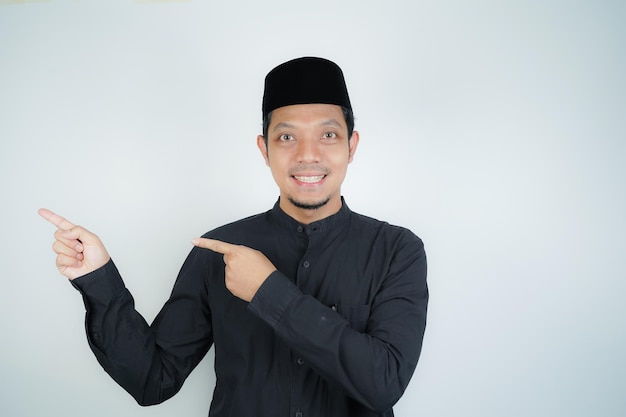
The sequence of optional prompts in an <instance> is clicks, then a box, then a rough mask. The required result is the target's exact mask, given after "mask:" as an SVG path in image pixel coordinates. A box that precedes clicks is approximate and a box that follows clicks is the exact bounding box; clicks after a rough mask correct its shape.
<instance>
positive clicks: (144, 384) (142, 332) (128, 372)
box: [39, 209, 212, 405]
mask: <svg viewBox="0 0 626 417" xmlns="http://www.w3.org/2000/svg"><path fill="white" fill-rule="evenodd" d="M39 214H40V215H41V216H42V217H44V218H46V219H47V220H49V221H50V222H51V223H53V224H54V225H55V226H57V228H58V230H57V231H56V232H55V243H54V244H53V250H54V251H55V252H56V253H57V260H56V264H57V268H58V269H59V271H60V272H61V273H62V274H63V275H65V276H66V277H67V278H69V279H70V281H71V283H72V285H73V286H74V287H75V288H76V289H78V290H79V291H80V292H81V294H82V295H83V300H84V303H85V309H86V319H85V321H86V323H85V324H86V330H87V339H88V342H89V346H90V347H91V350H92V351H93V352H94V354H95V356H96V358H97V359H98V362H99V363H100V364H101V365H102V367H103V368H104V369H105V371H106V372H107V373H108V374H109V375H111V377H112V378H113V379H114V380H115V381H116V382H117V383H118V384H119V385H120V386H122V387H123V388H124V389H125V390H126V391H128V392H129V393H130V394H131V395H132V396H133V397H134V398H135V400H136V401H137V402H138V403H139V404H141V405H150V404H157V403H160V402H163V401H165V400H167V399H168V398H170V397H171V396H173V395H174V394H175V393H176V392H178V391H179V390H180V388H181V386H182V384H183V382H184V380H185V379H186V377H187V376H188V375H189V373H190V372H191V371H192V370H193V368H194V367H195V366H196V365H197V364H198V363H199V362H200V360H201V359H202V358H203V357H204V355H205V354H206V352H207V351H208V349H209V348H210V346H211V344H212V333H211V325H210V323H211V320H210V312H209V311H208V308H207V306H208V303H207V300H206V299H205V298H206V295H207V290H206V288H203V287H204V286H205V285H206V284H205V280H203V279H202V277H203V276H206V263H205V261H204V259H205V258H204V257H203V256H202V254H201V253H199V252H200V251H199V250H194V251H192V252H191V254H190V255H189V256H188V258H187V260H186V261H185V264H184V265H183V267H182V269H181V272H180V275H179V277H178V279H177V281H176V284H175V286H174V289H173V291H172V294H171V296H170V299H169V300H168V301H167V303H166V304H165V306H164V307H163V309H162V310H161V312H160V313H159V315H158V316H157V318H156V319H155V321H154V323H153V324H152V325H151V326H150V325H148V324H147V323H146V321H145V320H144V318H143V317H142V316H141V315H140V314H139V313H138V312H137V311H136V310H135V306H134V300H133V297H132V295H131V294H130V292H129V291H128V289H127V288H126V287H125V285H124V282H123V280H122V278H121V276H120V274H119V272H118V270H117V268H116V266H115V264H114V263H113V261H112V260H111V258H110V257H109V255H108V253H107V251H106V249H105V248H104V245H103V244H102V242H101V241H100V239H99V238H98V237H97V236H96V235H95V234H93V233H91V232H89V231H87V230H86V229H84V228H82V227H80V226H75V225H74V224H72V223H71V222H69V221H67V220H66V219H64V218H62V217H61V216H58V215H56V214H54V213H52V212H51V211H49V210H46V209H41V210H40V211H39Z"/></svg>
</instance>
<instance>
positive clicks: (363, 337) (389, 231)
mask: <svg viewBox="0 0 626 417" xmlns="http://www.w3.org/2000/svg"><path fill="white" fill-rule="evenodd" d="M204 237H209V238H213V239H220V240H223V241H226V242H230V243H235V244H241V245H246V246H248V247H251V248H254V249H257V250H259V251H261V252H262V253H263V254H265V256H267V257H268V259H269V260H270V261H271V262H272V263H273V264H274V266H276V268H277V271H276V272H274V273H272V274H271V275H270V276H269V277H268V279H267V280H266V281H265V282H264V283H263V285H262V286H261V287H260V288H259V290H258V292H257V293H256V295H255V296H254V298H253V299H252V301H251V302H250V303H247V302H245V301H243V300H241V299H239V298H237V297H235V296H233V295H232V294H231V293H230V292H229V291H228V290H227V289H226V287H225V284H224V262H223V256H222V255H221V254H219V253H214V252H211V251H209V250H206V249H200V248H194V249H193V250H192V251H191V253H190V254H189V256H188V257H187V259H186V261H185V263H184V264H183V266H182V268H181V271H180V273H179V276H178V278H177V280H176V283H175V285H174V288H173V290H172V294H171V296H170V299H169V300H168V301H167V302H166V304H165V305H164V306H163V308H162V310H161V311H160V313H159V314H158V315H157V317H156V318H155V320H154V322H153V323H152V325H150V326H149V325H148V324H147V323H146V322H145V320H144V319H143V318H142V316H141V315H139V313H137V312H136V311H135V310H134V304H133V298H132V296H131V294H130V293H129V292H128V290H127V289H126V288H125V287H124V283H123V281H122V279H121V277H120V275H119V273H118V271H117V269H116V267H115V265H114V264H113V262H112V261H109V263H107V264H106V265H105V266H103V267H102V268H100V269H98V270H96V271H94V272H92V273H90V274H88V275H85V276H84V277H80V278H77V279H75V280H74V281H72V283H73V284H74V286H75V287H76V288H77V289H79V290H80V291H81V293H82V294H83V298H84V301H85V306H86V309H87V315H86V326H87V335H88V340H89V344H90V346H91V349H92V350H93V352H94V354H95V355H96V357H97V359H98V361H99V362H100V364H101V365H102V366H103V368H104V369H105V370H106V371H107V372H108V373H109V374H110V375H111V376H112V377H113V378H114V379H115V380H116V381H117V382H118V383H119V384H120V385H121V386H122V387H124V389H126V390H127V391H128V392H129V393H130V394H131V395H132V396H133V397H134V398H135V399H136V400H137V402H138V403H140V404H142V405H148V404H155V403H160V402H162V401H165V400H166V399H168V398H170V397H171V396H173V395H174V394H175V393H176V392H178V390H179V389H180V388H181V386H182V384H183V382H184V380H185V378H186V377H187V376H188V375H189V373H190V372H191V371H192V370H193V368H194V367H195V366H196V365H197V364H198V362H200V360H201V359H202V358H203V357H204V355H205V354H206V352H207V351H208V350H209V348H210V347H211V346H212V345H215V374H216V386H215V391H214V394H213V400H212V402H211V409H210V412H209V416H218V417H225V416H237V417H241V416H246V417H248V416H256V417H262V416H267V417H281V416H285V417H287V416H291V417H318V416H319V417H321V416H324V417H329V416H338V417H339V416H340V417H347V416H359V417H360V416H392V415H393V412H392V410H391V407H392V406H393V404H395V403H396V401H397V400H398V399H399V398H400V396H401V395H402V393H403V392H404V390H405V388H406V386H407V384H408V383H409V379H410V378H411V375H412V374H413V371H414V370H415V367H416V365H417V361H418V358H419V355H420V350H421V346H422V338H423V335H424V329H425V326H426V307H427V303H428V289H427V285H426V256H425V253H424V247H423V244H422V241H421V240H420V239H419V238H418V237H417V236H415V235H414V234H413V233H411V232H410V231H409V230H407V229H404V228H400V227H397V226H391V225H389V224H387V223H384V222H381V221H378V220H375V219H372V218H369V217H365V216H362V215H359V214H356V213H354V212H352V211H350V210H349V208H348V207H347V205H346V204H345V202H344V203H343V206H342V208H341V210H340V211H339V212H338V213H337V214H335V215H332V216H330V217H328V218H325V219H323V220H320V221H318V222H315V223H311V224H309V225H302V224H299V223H298V222H297V221H295V220H294V219H292V218H291V217H289V216H288V215H287V214H285V213H284V212H283V211H282V210H281V209H280V207H279V205H278V203H276V205H275V206H274V208H273V209H272V210H270V211H268V212H266V213H263V214H259V215H256V216H252V217H249V218H246V219H243V220H240V221H238V222H235V223H232V224H229V225H226V226H222V227H220V228H218V229H215V230H213V231H211V232H209V233H207V234H205V235H204Z"/></svg>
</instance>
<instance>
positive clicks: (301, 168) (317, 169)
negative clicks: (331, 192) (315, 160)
mask: <svg viewBox="0 0 626 417" xmlns="http://www.w3.org/2000/svg"><path fill="white" fill-rule="evenodd" d="M302 173H307V174H313V173H315V174H320V175H328V174H330V169H329V168H328V167H325V166H323V165H319V164H298V165H296V166H294V167H291V168H290V169H289V171H288V174H289V175H291V176H294V175H298V174H302Z"/></svg>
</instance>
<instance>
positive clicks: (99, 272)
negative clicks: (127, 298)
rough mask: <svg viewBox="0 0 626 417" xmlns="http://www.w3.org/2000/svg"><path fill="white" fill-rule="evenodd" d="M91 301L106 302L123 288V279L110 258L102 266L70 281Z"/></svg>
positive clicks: (117, 294)
mask: <svg viewBox="0 0 626 417" xmlns="http://www.w3.org/2000/svg"><path fill="white" fill-rule="evenodd" d="M70 283H71V284H72V286H73V287H74V288H76V289H77V290H78V291H80V293H81V294H82V295H83V296H84V297H85V298H86V299H88V300H89V301H90V302H91V303H97V304H108V303H109V301H110V300H112V299H113V298H115V297H117V296H119V295H120V293H122V292H123V291H124V290H125V288H126V287H125V285H124V281H122V277H121V276H120V273H119V271H118V270H117V267H116V266H115V264H114V263H113V260H112V259H109V261H108V262H107V263H106V264H104V265H103V266H102V267H100V268H98V269H96V270H95V271H92V272H90V273H88V274H85V275H83V276H81V277H78V278H75V279H73V280H71V281H70Z"/></svg>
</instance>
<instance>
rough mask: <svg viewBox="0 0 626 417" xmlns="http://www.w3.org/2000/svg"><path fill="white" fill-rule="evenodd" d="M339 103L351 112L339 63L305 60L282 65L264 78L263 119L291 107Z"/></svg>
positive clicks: (301, 59) (319, 59) (299, 59)
mask: <svg viewBox="0 0 626 417" xmlns="http://www.w3.org/2000/svg"><path fill="white" fill-rule="evenodd" d="M313 103H322V104H336V105H339V106H342V107H346V108H348V109H350V110H352V106H351V105H350V98H349V97H348V89H347V88H346V81H345V79H344V78H343V72H342V71H341V68H339V66H338V65H337V64H335V63H334V62H332V61H329V60H327V59H323V58H313V57H304V58H297V59H294V60H292V61H288V62H285V63H284V64H280V65H279V66H277V67H276V68H274V69H273V70H271V71H270V72H269V73H268V74H267V76H266V77H265V93H264V94H263V108H262V111H263V117H265V116H267V114H268V113H269V112H271V111H272V110H275V109H277V108H279V107H283V106H290V105H292V104H313Z"/></svg>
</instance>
